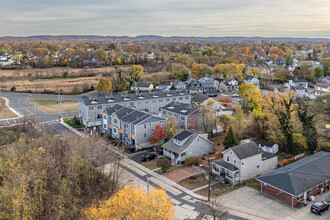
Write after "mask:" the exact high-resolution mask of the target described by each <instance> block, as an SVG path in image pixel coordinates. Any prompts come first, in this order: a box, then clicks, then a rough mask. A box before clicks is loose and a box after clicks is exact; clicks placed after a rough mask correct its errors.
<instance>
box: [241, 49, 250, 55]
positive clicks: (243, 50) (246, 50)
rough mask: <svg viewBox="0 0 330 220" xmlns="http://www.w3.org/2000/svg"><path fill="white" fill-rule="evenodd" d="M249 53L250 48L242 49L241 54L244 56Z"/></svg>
mask: <svg viewBox="0 0 330 220" xmlns="http://www.w3.org/2000/svg"><path fill="white" fill-rule="evenodd" d="M249 51H250V48H249V47H243V48H242V53H244V54H247V53H249Z"/></svg>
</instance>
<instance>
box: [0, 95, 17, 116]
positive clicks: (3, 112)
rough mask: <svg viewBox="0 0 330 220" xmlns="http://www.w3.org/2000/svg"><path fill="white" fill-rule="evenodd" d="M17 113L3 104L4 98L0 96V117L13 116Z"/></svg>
mask: <svg viewBox="0 0 330 220" xmlns="http://www.w3.org/2000/svg"><path fill="white" fill-rule="evenodd" d="M14 117H17V115H16V114H15V113H14V112H12V111H10V109H9V108H7V107H6V106H5V100H4V99H3V98H0V119H5V118H14Z"/></svg>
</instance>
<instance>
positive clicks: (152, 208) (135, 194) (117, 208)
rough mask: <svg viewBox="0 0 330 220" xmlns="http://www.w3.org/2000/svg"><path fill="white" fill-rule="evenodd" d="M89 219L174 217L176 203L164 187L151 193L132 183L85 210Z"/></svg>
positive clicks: (150, 219) (154, 219)
mask: <svg viewBox="0 0 330 220" xmlns="http://www.w3.org/2000/svg"><path fill="white" fill-rule="evenodd" d="M83 213H84V214H85V215H86V217H87V218H88V219H131V220H135V219H149V220H157V219H167V220H170V219H174V205H173V203H172V202H171V201H170V200H169V199H168V197H167V195H166V192H165V191H164V190H163V189H155V188H153V189H152V190H151V191H150V192H149V193H146V192H144V191H143V190H141V189H138V188H135V187H134V186H132V185H128V186H125V187H124V188H123V189H121V190H120V191H118V192H117V193H116V194H115V195H114V196H112V197H111V198H110V199H109V200H107V201H104V202H102V203H101V204H100V205H99V207H90V208H87V209H85V210H84V211H83Z"/></svg>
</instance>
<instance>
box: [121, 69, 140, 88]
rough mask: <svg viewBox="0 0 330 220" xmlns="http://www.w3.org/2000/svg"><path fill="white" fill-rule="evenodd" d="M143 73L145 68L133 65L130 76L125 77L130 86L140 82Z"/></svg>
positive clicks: (129, 71)
mask: <svg viewBox="0 0 330 220" xmlns="http://www.w3.org/2000/svg"><path fill="white" fill-rule="evenodd" d="M142 73H143V67H142V66H141V65H133V66H131V67H130V68H129V70H128V76H127V77H125V79H126V80H127V82H128V83H129V86H130V87H131V85H132V84H133V83H134V82H138V81H139V80H140V78H141V76H142Z"/></svg>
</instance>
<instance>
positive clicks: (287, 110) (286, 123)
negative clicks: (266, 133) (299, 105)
mask: <svg viewBox="0 0 330 220" xmlns="http://www.w3.org/2000/svg"><path fill="white" fill-rule="evenodd" d="M274 100H275V99H274V98H272V103H273V109H274V112H275V114H276V116H277V117H278V120H279V125H280V128H281V131H282V133H283V135H284V137H285V139H286V146H287V151H288V152H289V153H294V152H293V151H294V145H293V144H294V143H293V132H294V130H293V128H294V127H293V124H292V112H293V109H292V107H291V106H292V103H293V98H290V100H289V101H287V100H285V99H284V98H283V99H282V100H281V102H280V103H276V102H275V101H274ZM278 104H281V105H282V106H283V107H284V110H281V109H275V105H278Z"/></svg>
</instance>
